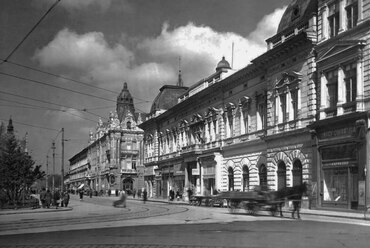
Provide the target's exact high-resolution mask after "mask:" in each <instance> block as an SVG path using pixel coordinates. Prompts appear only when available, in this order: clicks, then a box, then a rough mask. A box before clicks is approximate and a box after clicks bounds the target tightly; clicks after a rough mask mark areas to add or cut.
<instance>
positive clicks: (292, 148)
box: [140, 0, 370, 208]
mask: <svg viewBox="0 0 370 248" xmlns="http://www.w3.org/2000/svg"><path fill="white" fill-rule="evenodd" d="M369 21H370V1H369V0H336V1H334V0H327V1H323V0H320V1H317V0H308V1H307V0H294V1H292V2H291V4H290V5H289V6H288V7H287V9H286V11H285V13H284V15H283V16H282V18H281V21H280V24H279V27H278V30H277V33H276V35H274V36H273V37H271V38H269V39H267V40H266V42H267V47H268V49H267V51H266V52H265V53H264V54H262V55H261V56H259V57H257V58H255V59H254V60H253V61H252V63H251V64H249V65H248V66H246V67H245V68H243V69H241V70H239V71H236V72H234V71H233V70H232V69H231V68H230V66H229V64H228V63H227V61H226V60H225V59H224V58H223V59H222V60H221V61H220V63H219V64H218V65H217V67H216V72H215V73H214V74H212V75H211V76H209V77H208V78H206V79H204V80H201V81H200V82H197V83H195V84H194V85H193V86H191V87H190V88H189V89H187V90H186V91H185V92H184V93H183V94H182V95H180V96H179V97H178V98H177V101H170V102H171V105H167V106H166V108H165V109H162V110H161V111H157V110H156V109H153V108H152V111H151V113H150V114H149V116H148V118H147V119H146V120H145V121H144V122H143V123H142V124H141V125H140V128H142V129H143V130H144V131H145V137H144V165H145V167H146V168H145V183H146V187H147V188H148V190H149V192H151V194H152V195H153V196H154V197H165V198H166V197H167V196H168V191H169V190H170V189H175V190H179V191H180V192H182V193H183V194H184V195H186V191H187V190H189V189H191V190H192V191H193V192H194V193H196V194H213V193H214V192H215V191H216V190H220V191H228V190H239V191H248V190H252V189H253V188H254V187H255V186H257V185H264V186H267V187H268V188H269V189H271V190H278V189H280V188H282V187H285V186H294V185H299V184H301V183H302V182H307V183H309V185H311V193H312V194H311V197H310V201H309V203H310V204H311V206H323V207H325V206H332V207H333V206H334V207H344V208H361V207H363V206H364V205H365V203H366V200H367V199H366V197H365V194H366V195H367V198H369V187H368V184H369V175H368V174H366V170H368V169H369V164H368V163H369V162H368V161H370V158H369V156H370V155H369V154H370V145H369V144H370V142H369V140H370V139H369V138H370V135H369V134H368V127H369V120H368V110H369V109H370V105H369V100H368V98H369V96H368V95H369V92H370V91H369V89H368V88H369V86H370V77H369V73H370V70H369V67H370V63H369V54H370V52H369V51H370V50H369V32H370V31H369V28H368V27H369V26H370V25H369ZM155 104H158V103H155ZM153 105H154V103H153ZM366 182H367V183H366ZM365 185H367V186H366V187H365ZM366 189H367V190H366ZM360 198H361V199H360ZM307 202H308V201H307ZM367 202H368V201H367ZM307 206H308V205H306V207H307Z"/></svg>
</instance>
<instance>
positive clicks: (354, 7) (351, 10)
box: [346, 1, 358, 29]
mask: <svg viewBox="0 0 370 248" xmlns="http://www.w3.org/2000/svg"><path fill="white" fill-rule="evenodd" d="M346 16H347V29H351V28H353V27H355V26H356V25H357V19H358V3H357V1H349V5H347V7H346Z"/></svg>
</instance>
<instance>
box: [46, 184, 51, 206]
mask: <svg viewBox="0 0 370 248" xmlns="http://www.w3.org/2000/svg"><path fill="white" fill-rule="evenodd" d="M51 199H52V195H51V192H50V190H49V189H48V190H46V193H45V206H46V207H47V208H49V207H50V204H51Z"/></svg>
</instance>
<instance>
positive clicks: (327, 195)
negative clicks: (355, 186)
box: [323, 168, 348, 203]
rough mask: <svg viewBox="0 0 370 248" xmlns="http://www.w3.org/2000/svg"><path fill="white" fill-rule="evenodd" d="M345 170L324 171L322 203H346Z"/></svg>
mask: <svg viewBox="0 0 370 248" xmlns="http://www.w3.org/2000/svg"><path fill="white" fill-rule="evenodd" d="M347 185H348V172H347V168H334V169H325V170H324V188H323V191H324V195H323V197H324V199H323V200H324V201H334V202H343V203H346V202H347Z"/></svg>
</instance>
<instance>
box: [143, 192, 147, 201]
mask: <svg viewBox="0 0 370 248" xmlns="http://www.w3.org/2000/svg"><path fill="white" fill-rule="evenodd" d="M147 199H148V192H147V191H146V189H144V191H143V201H144V203H145V202H146V200H147Z"/></svg>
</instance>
